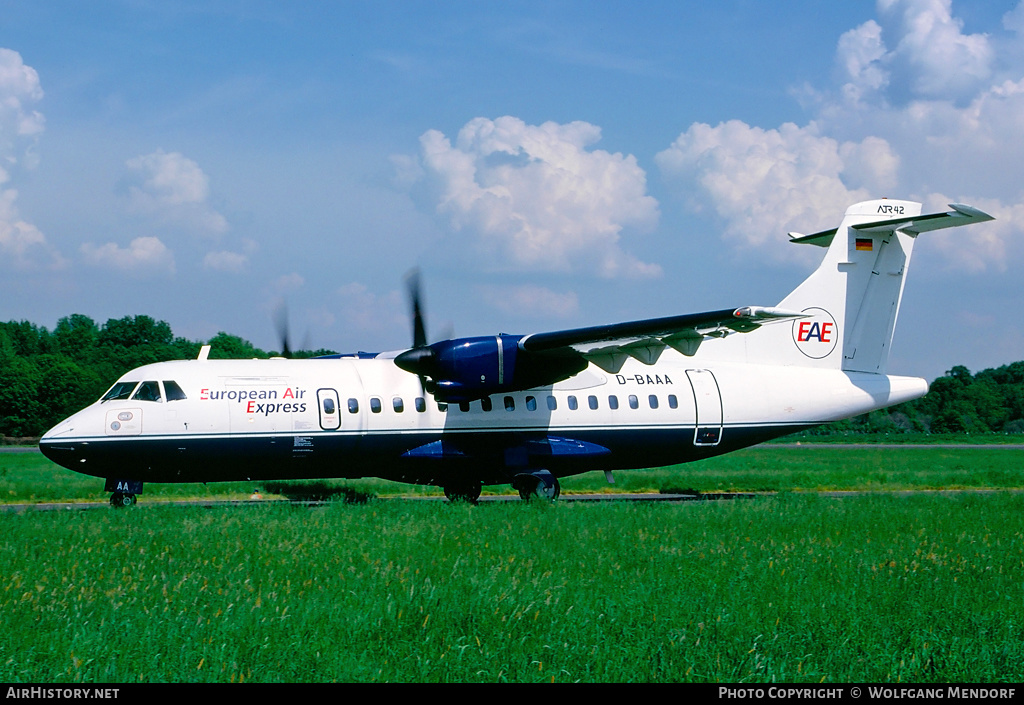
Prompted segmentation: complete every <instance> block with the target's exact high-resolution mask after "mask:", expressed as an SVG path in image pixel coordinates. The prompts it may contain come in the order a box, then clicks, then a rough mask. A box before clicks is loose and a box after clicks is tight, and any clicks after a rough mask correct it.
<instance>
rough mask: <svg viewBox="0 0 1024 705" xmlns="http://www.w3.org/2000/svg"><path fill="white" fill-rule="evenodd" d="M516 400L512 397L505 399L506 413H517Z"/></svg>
mask: <svg viewBox="0 0 1024 705" xmlns="http://www.w3.org/2000/svg"><path fill="white" fill-rule="evenodd" d="M515 410H516V400H515V399H513V398H512V397H505V411H515Z"/></svg>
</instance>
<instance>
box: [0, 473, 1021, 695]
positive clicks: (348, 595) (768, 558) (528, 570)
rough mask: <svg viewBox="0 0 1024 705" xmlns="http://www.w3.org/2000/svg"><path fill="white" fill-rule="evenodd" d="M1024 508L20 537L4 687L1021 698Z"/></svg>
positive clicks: (384, 518)
mask: <svg viewBox="0 0 1024 705" xmlns="http://www.w3.org/2000/svg"><path fill="white" fill-rule="evenodd" d="M1022 509H1024V500H1022V498H1021V496H1020V495H1018V494H1015V493H995V494H986V495H978V494H976V493H963V494H955V495H929V494H922V495H911V496H893V495H865V496H860V497H855V498H844V499H826V498H822V497H819V496H814V495H798V494H785V495H781V496H776V497H770V498H759V499H755V500H746V501H737V502H707V503H688V504H643V505H638V504H632V503H630V504H627V503H594V504H579V503H561V504H556V505H554V506H544V505H537V504H521V503H507V504H506V503H501V504H482V505H479V506H476V507H472V506H465V505H451V504H447V503H434V502H431V503H419V502H380V501H376V502H370V503H368V504H364V505H349V504H341V503H338V504H333V505H330V506H327V507H323V508H318V509H308V508H302V507H295V506H288V505H265V506H259V507H229V508H215V509H202V508H196V507H175V506H167V505H150V506H142V507H139V508H137V509H135V510H131V511H114V510H106V511H91V512H28V513H22V514H8V515H3V516H0V614H2V615H3V628H2V629H0V681H2V682H19V681H20V682H25V681H31V682H53V681H60V682H97V681H113V682H131V681H148V682H152V681H216V682H228V681H235V682H237V681H242V680H244V681H247V682H256V681H333V680H340V681H430V682H452V681H483V682H501V681H514V682H524V681H525V682H529V681H543V682H549V681H558V682H562V681H588V682H593V681H602V682H606V681H630V682H650V681H658V682H671V681H713V680H721V681H727V682H765V681H773V680H774V681H784V682H790V681H808V682H820V681H826V682H835V681H846V682H848V681H855V682H893V681H903V682H934V681H957V682H997V681H1008V682H1019V681H1020V680H1021V678H1022V677H1024V600H1022V599H1021V586H1022V584H1024V526H1022V519H1021V517H1022Z"/></svg>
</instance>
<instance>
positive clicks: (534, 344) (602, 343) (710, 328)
mask: <svg viewBox="0 0 1024 705" xmlns="http://www.w3.org/2000/svg"><path fill="white" fill-rule="evenodd" d="M806 317H807V316H806V314H803V313H800V312H799V311H786V310H783V309H778V308H772V307H764V306H745V307H743V308H730V309H723V310H721V311H708V312H705V313H690V314H684V315H681V316H668V317H665V318H651V319H647V320H643V321H629V322H626V323H615V324H612V325H605V326H593V327H591V328H576V329H574V330H562V331H554V332H551V333H534V334H532V335H527V336H524V337H523V338H521V339H520V340H519V349H520V350H522V351H524V352H526V353H531V354H538V355H545V354H547V355H558V356H564V355H572V354H576V355H579V356H582V357H583V358H584V359H586V360H588V361H590V362H593V363H594V364H595V365H597V366H598V367H600V368H601V369H603V370H604V371H605V372H610V373H615V372H618V371H619V370H620V369H621V368H622V365H623V364H624V363H625V361H626V360H627V359H628V358H630V357H632V358H635V359H637V360H639V361H640V362H642V363H644V364H646V365H651V364H654V363H655V362H656V361H657V360H658V357H659V356H660V355H661V353H662V351H663V350H665V348H672V349H674V350H677V351H679V352H681V353H682V354H684V355H694V354H695V353H696V352H697V348H698V347H699V346H700V344H701V341H703V340H704V339H705V338H723V337H725V336H726V335H729V334H731V333H749V332H750V331H753V330H757V329H758V328H760V327H761V326H762V325H764V324H766V323H774V322H778V321H786V320H793V319H796V318H806Z"/></svg>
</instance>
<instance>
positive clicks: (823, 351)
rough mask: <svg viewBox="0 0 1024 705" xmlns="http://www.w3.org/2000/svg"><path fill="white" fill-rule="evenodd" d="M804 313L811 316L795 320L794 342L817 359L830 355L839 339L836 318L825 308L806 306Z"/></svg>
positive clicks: (808, 354)
mask: <svg viewBox="0 0 1024 705" xmlns="http://www.w3.org/2000/svg"><path fill="white" fill-rule="evenodd" d="M803 313H806V314H808V315H809V316H811V317H810V318H801V319H800V320H798V321H793V342H794V343H796V348H797V350H799V351H800V352H802V353H803V354H804V355H806V356H807V357H810V358H813V359H815V360H820V359H821V358H823V357H828V356H829V355H831V354H832V351H833V350H835V349H836V343H837V342H838V340H839V326H838V325H836V319H834V318H833V317H832V314H831V313H829V312H828V311H826V310H825V309H823V308H805V309H804V310H803Z"/></svg>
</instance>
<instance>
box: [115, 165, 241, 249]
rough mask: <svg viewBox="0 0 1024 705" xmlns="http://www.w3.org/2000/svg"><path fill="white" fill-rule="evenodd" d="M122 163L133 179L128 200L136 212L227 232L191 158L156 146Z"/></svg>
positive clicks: (205, 180) (205, 181) (205, 179)
mask: <svg viewBox="0 0 1024 705" xmlns="http://www.w3.org/2000/svg"><path fill="white" fill-rule="evenodd" d="M126 165H127V167H128V169H129V170H130V172H131V174H132V177H133V179H134V183H132V184H131V185H130V186H129V187H128V194H129V199H130V201H131V203H132V205H133V206H134V207H135V208H136V209H138V210H139V211H142V212H146V213H152V214H155V215H157V216H159V217H160V218H161V219H163V220H164V221H167V222H177V223H179V224H182V225H185V226H187V227H192V228H196V229H199V230H201V231H204V232H207V233H212V234H220V233H223V232H225V231H227V229H228V222H227V219H226V218H225V217H224V216H223V215H221V214H220V213H218V212H217V211H216V210H215V209H214V208H213V207H212V206H211V205H210V204H209V197H210V180H209V177H207V175H206V174H205V173H204V172H203V170H202V169H200V168H199V165H198V164H197V163H196V162H194V161H193V160H191V159H188V158H187V157H185V156H184V155H182V154H181V153H179V152H164V151H163V150H161V149H158V150H157V151H155V152H152V153H150V154H143V155H140V156H137V157H134V158H133V159H129V160H128V161H127V163H126Z"/></svg>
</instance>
